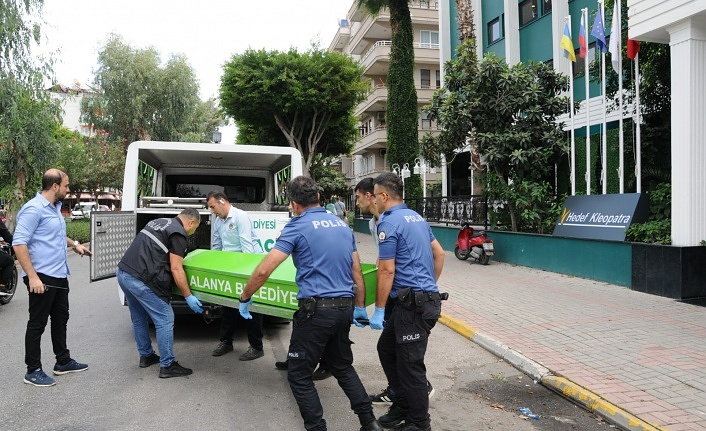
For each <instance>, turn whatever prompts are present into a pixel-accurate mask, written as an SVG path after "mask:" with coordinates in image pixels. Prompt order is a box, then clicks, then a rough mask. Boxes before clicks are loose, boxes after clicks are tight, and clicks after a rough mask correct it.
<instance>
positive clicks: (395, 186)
mask: <svg viewBox="0 0 706 431" xmlns="http://www.w3.org/2000/svg"><path fill="white" fill-rule="evenodd" d="M376 185H377V186H381V187H383V188H384V189H385V190H387V193H389V194H390V196H392V197H394V198H398V199H399V198H401V197H402V192H403V190H404V185H403V184H402V180H401V179H400V177H398V176H397V175H396V174H393V173H392V172H383V173H381V174H380V175H378V176H377V178H375V180H374V181H373V186H376Z"/></svg>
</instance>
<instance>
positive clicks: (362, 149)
mask: <svg viewBox="0 0 706 431" xmlns="http://www.w3.org/2000/svg"><path fill="white" fill-rule="evenodd" d="M437 5H438V3H437V2H435V1H411V2H410V3H409V8H410V15H411V17H412V26H413V31H414V57H415V69H414V83H415V88H416V90H417V103H418V106H419V118H418V127H419V136H420V138H421V137H422V136H423V135H424V134H425V133H428V132H432V133H434V132H436V131H437V127H436V124H435V122H432V121H430V120H428V119H427V118H426V114H425V112H424V110H423V107H424V105H427V104H428V103H429V102H430V101H431V98H432V96H433V94H434V92H435V91H436V90H437V89H438V88H440V87H441V66H440V55H439V18H438V17H439V15H438V9H437ZM391 39H392V33H391V28H390V14H389V12H388V11H387V10H383V11H382V12H381V13H380V14H379V15H377V16H373V15H371V14H370V13H368V12H367V11H366V10H365V9H364V8H361V7H359V6H358V1H357V0H355V1H353V4H352V6H351V8H350V9H349V10H348V13H347V14H346V19H343V20H340V22H339V28H338V31H337V32H336V35H335V36H334V38H333V40H332V41H331V44H330V45H329V50H330V51H338V52H341V53H344V54H348V55H350V56H351V57H352V58H354V59H356V60H358V61H359V62H360V64H361V66H362V67H363V77H364V79H367V80H368V81H369V83H370V91H369V92H368V95H367V97H366V99H365V100H364V101H363V102H361V103H360V104H359V105H358V106H357V108H356V110H355V115H356V117H358V118H359V123H358V131H359V133H358V138H357V140H356V142H355V145H354V148H353V151H352V155H351V157H342V158H341V159H340V164H341V170H342V171H343V173H344V174H345V175H346V179H347V180H348V181H349V182H350V185H351V186H355V184H357V183H358V181H360V180H362V179H363V178H366V177H375V176H377V175H378V174H379V173H380V172H383V171H389V170H390V169H391V168H390V166H388V163H387V158H386V149H387V128H386V123H385V121H386V120H385V113H386V111H387V91H388V90H387V72H388V70H389V67H390V48H391V45H392V42H391ZM409 163H410V165H409V168H410V169H413V167H414V163H415V161H413V160H410V161H409ZM433 171H434V169H431V170H428V173H427V175H425V177H426V181H427V184H428V185H431V184H435V183H438V182H439V181H440V174H439V173H436V172H434V173H432V172H433Z"/></svg>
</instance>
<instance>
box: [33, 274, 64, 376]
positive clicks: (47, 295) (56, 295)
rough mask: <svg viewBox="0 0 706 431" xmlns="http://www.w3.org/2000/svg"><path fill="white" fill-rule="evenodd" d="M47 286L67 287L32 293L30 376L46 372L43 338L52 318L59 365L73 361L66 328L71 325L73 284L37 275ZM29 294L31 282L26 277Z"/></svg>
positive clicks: (52, 338) (54, 345)
mask: <svg viewBox="0 0 706 431" xmlns="http://www.w3.org/2000/svg"><path fill="white" fill-rule="evenodd" d="M37 275H38V276H39V279H40V280H42V282H43V283H44V284H48V285H51V286H59V287H65V288H66V289H57V288H55V287H50V288H49V289H48V290H47V291H46V292H44V293H29V320H28V321H27V332H26V333H25V364H27V372H28V373H31V372H32V371H34V370H36V369H37V368H42V348H41V344H42V334H43V333H44V328H46V326H47V320H49V317H51V343H52V347H53V348H54V355H55V356H56V362H58V363H59V364H62V365H63V364H65V363H67V362H69V361H70V360H71V355H70V353H69V349H68V348H67V347H66V324H67V323H68V321H69V280H68V279H66V278H54V277H49V276H48V275H44V274H39V273H38V274H37ZM23 280H24V283H25V285H26V286H27V289H28V290H29V279H28V278H27V276H25V277H23Z"/></svg>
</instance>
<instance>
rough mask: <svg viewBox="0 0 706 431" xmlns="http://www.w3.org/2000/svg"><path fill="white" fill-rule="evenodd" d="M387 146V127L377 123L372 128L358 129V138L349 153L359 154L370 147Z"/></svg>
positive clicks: (379, 147)
mask: <svg viewBox="0 0 706 431" xmlns="http://www.w3.org/2000/svg"><path fill="white" fill-rule="evenodd" d="M385 147H387V127H385V125H379V126H376V127H374V128H373V129H370V130H366V129H363V130H361V131H360V138H358V140H357V141H356V142H355V145H354V146H353V151H352V153H351V154H353V155H360V154H363V153H364V152H366V151H369V150H370V149H375V148H378V149H381V148H385Z"/></svg>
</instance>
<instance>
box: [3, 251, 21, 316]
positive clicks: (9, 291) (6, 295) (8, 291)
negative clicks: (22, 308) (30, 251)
mask: <svg viewBox="0 0 706 431" xmlns="http://www.w3.org/2000/svg"><path fill="white" fill-rule="evenodd" d="M0 253H6V254H7V255H8V256H10V257H12V277H11V278H10V284H9V285H7V286H6V287H5V290H0V305H5V304H7V303H9V302H10V301H11V300H12V297H14V296H15V290H17V266H16V265H15V256H14V254H13V253H12V245H10V243H7V242H4V241H3V242H0Z"/></svg>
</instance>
